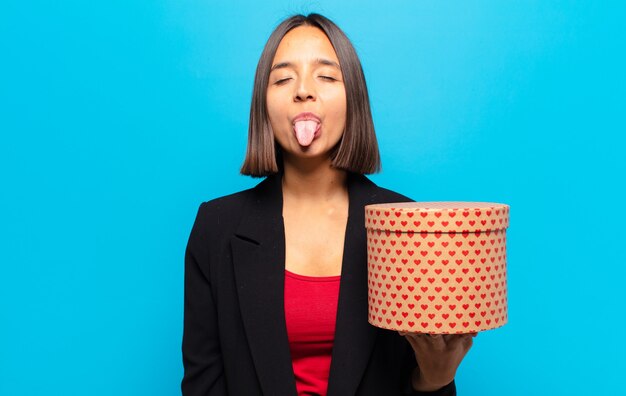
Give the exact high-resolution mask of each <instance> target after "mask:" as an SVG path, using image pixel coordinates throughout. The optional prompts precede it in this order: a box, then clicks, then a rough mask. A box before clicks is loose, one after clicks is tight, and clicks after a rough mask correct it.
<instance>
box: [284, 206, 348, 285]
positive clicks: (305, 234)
mask: <svg viewBox="0 0 626 396" xmlns="http://www.w3.org/2000/svg"><path fill="white" fill-rule="evenodd" d="M283 219H284V224H285V268H286V269H287V270H288V271H290V272H293V273H296V274H301V275H309V276H335V275H340V274H341V263H342V258H343V246H344V240H345V231H346V223H347V220H348V205H347V202H346V203H341V204H339V205H329V206H324V207H318V208H311V207H300V208H298V207H294V206H288V205H285V207H283Z"/></svg>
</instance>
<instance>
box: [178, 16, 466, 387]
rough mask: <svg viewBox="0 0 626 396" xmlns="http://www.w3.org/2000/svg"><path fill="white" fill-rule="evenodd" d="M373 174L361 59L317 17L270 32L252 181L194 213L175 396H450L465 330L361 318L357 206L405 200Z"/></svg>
mask: <svg viewBox="0 0 626 396" xmlns="http://www.w3.org/2000/svg"><path fill="white" fill-rule="evenodd" d="M379 169H380V160H379V153H378V146H377V143H376V137H375V134H374V127H373V122H372V117H371V112H370V107H369V98H368V93H367V87H366V84H365V78H364V76H363V71H362V68H361V64H360V61H359V59H358V57H357V55H356V52H355V50H354V48H353V47H352V45H351V43H350V41H349V40H348V38H347V37H346V36H345V35H344V33H343V32H342V31H341V30H340V29H339V28H338V27H337V26H336V25H335V24H334V23H332V22H331V21H330V20H328V19H326V18H324V17H323V16H321V15H318V14H310V15H308V16H303V15H296V16H293V17H291V18H288V19H286V20H285V21H283V22H282V23H281V24H280V25H279V26H278V27H277V28H276V29H275V30H274V32H273V33H272V34H271V36H270V38H269V40H268V42H267V44H266V46H265V49H264V50H263V53H262V55H261V59H260V60H259V64H258V67H257V70H256V76H255V82H254V92H253V98H252V106H251V112H250V127H249V139H248V150H247V154H246V159H245V162H244V164H243V167H242V170H241V171H242V173H243V174H246V175H251V176H256V177H261V176H267V178H266V179H265V180H264V181H262V182H261V183H259V184H258V185H257V186H256V187H254V188H252V189H249V190H246V191H242V192H239V193H236V194H233V195H229V196H226V197H222V198H218V199H215V200H212V201H209V202H205V203H203V204H202V205H201V206H200V209H199V211H198V214H197V217H196V220H195V224H194V226H193V229H192V231H191V235H190V237H189V243H188V246H187V251H186V256H185V306H184V308H185V314H184V334H183V344H182V351H183V363H184V369H185V373H184V378H183V380H182V384H181V387H182V391H183V395H186V396H191V395H237V396H238V395H242V396H248V395H280V396H282V395H296V394H297V395H326V394H328V395H336V396H346V395H408V394H414V395H422V394H429V395H430V394H432V395H454V394H456V390H455V384H454V375H455V372H456V370H457V368H458V366H459V364H460V362H461V360H462V359H463V357H464V356H465V354H466V353H467V351H468V350H469V348H470V346H471V344H472V335H454V336H453V335H451V336H430V335H420V334H398V333H396V332H392V331H387V330H381V329H378V328H375V327H373V326H371V325H369V324H368V322H367V258H366V233H365V227H364V206H365V205H367V204H371V203H380V202H400V201H408V200H409V199H408V198H406V197H404V196H402V195H400V194H397V193H394V192H392V191H390V190H386V189H383V188H380V187H378V186H376V185H375V184H374V183H372V182H371V181H369V180H368V179H367V178H366V177H365V176H363V174H369V173H374V172H376V171H378V170H379Z"/></svg>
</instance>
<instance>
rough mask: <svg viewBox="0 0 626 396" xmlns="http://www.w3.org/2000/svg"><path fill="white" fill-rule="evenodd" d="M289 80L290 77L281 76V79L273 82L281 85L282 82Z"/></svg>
mask: <svg viewBox="0 0 626 396" xmlns="http://www.w3.org/2000/svg"><path fill="white" fill-rule="evenodd" d="M289 80H291V78H283V79H280V80H277V81H276V82H275V83H274V84H276V85H282V84H284V83H286V82H287V81H289Z"/></svg>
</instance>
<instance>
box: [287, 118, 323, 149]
mask: <svg viewBox="0 0 626 396" xmlns="http://www.w3.org/2000/svg"><path fill="white" fill-rule="evenodd" d="M318 125H319V124H318V122H317V121H313V120H306V121H296V122H295V123H294V126H293V129H294V130H295V131H296V138H297V139H298V143H300V145H301V146H309V145H310V144H311V142H312V141H313V137H314V136H315V130H317V126H318Z"/></svg>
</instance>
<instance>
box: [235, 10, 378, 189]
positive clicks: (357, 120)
mask: <svg viewBox="0 0 626 396" xmlns="http://www.w3.org/2000/svg"><path fill="white" fill-rule="evenodd" d="M303 25H306V26H313V27H316V28H318V29H320V30H322V31H323V32H324V33H325V34H326V36H327V37H328V39H329V40H330V43H331V44H332V46H333V48H334V49H335V52H336V54H337V58H338V59H339V64H340V67H341V72H342V75H343V82H344V87H345V90H346V126H345V130H344V132H343V136H342V138H341V140H340V141H339V142H338V143H337V145H336V146H335V147H334V148H333V150H332V151H331V159H332V166H334V167H335V168H339V169H344V170H346V171H349V172H355V173H361V174H370V173H375V172H378V171H380V168H381V164H380V153H379V152H378V143H377V141H376V134H375V131H374V122H373V120H372V113H371V110H370V102H369V95H368V93H367V85H366V83H365V76H364V74H363V68H362V67H361V61H360V60H359V57H358V56H357V54H356V51H355V50H354V47H353V46H352V43H351V42H350V40H349V39H348V37H347V36H346V35H345V33H344V32H343V31H342V30H341V29H340V28H339V27H338V26H337V25H335V24H334V23H333V22H332V21H331V20H329V19H328V18H326V17H324V16H322V15H319V14H309V15H308V16H304V15H294V16H292V17H289V18H287V19H285V20H284V21H283V22H281V23H280V24H279V25H278V26H277V27H276V29H274V31H273V32H272V34H271V35H270V37H269V39H268V40H267V43H266V44H265V48H264V49H263V52H262V53H261V58H260V59H259V63H258V65H257V68H256V74H255V77H254V88H253V92H252V104H251V106H250V124H249V126H248V148H247V150H246V158H245V160H244V163H243V165H242V167H241V173H242V174H244V175H249V176H253V177H262V176H269V175H271V174H275V173H278V172H280V171H281V169H282V156H281V153H280V151H281V149H280V146H279V145H278V143H276V141H275V139H274V134H273V132H272V127H271V125H270V121H269V116H268V114H267V86H268V81H269V75H270V69H271V67H272V61H273V60H274V56H275V54H276V49H277V48H278V45H279V44H280V41H281V40H282V39H283V37H284V36H285V35H286V34H287V32H289V31H290V30H292V29H294V28H296V27H298V26H303Z"/></svg>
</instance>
